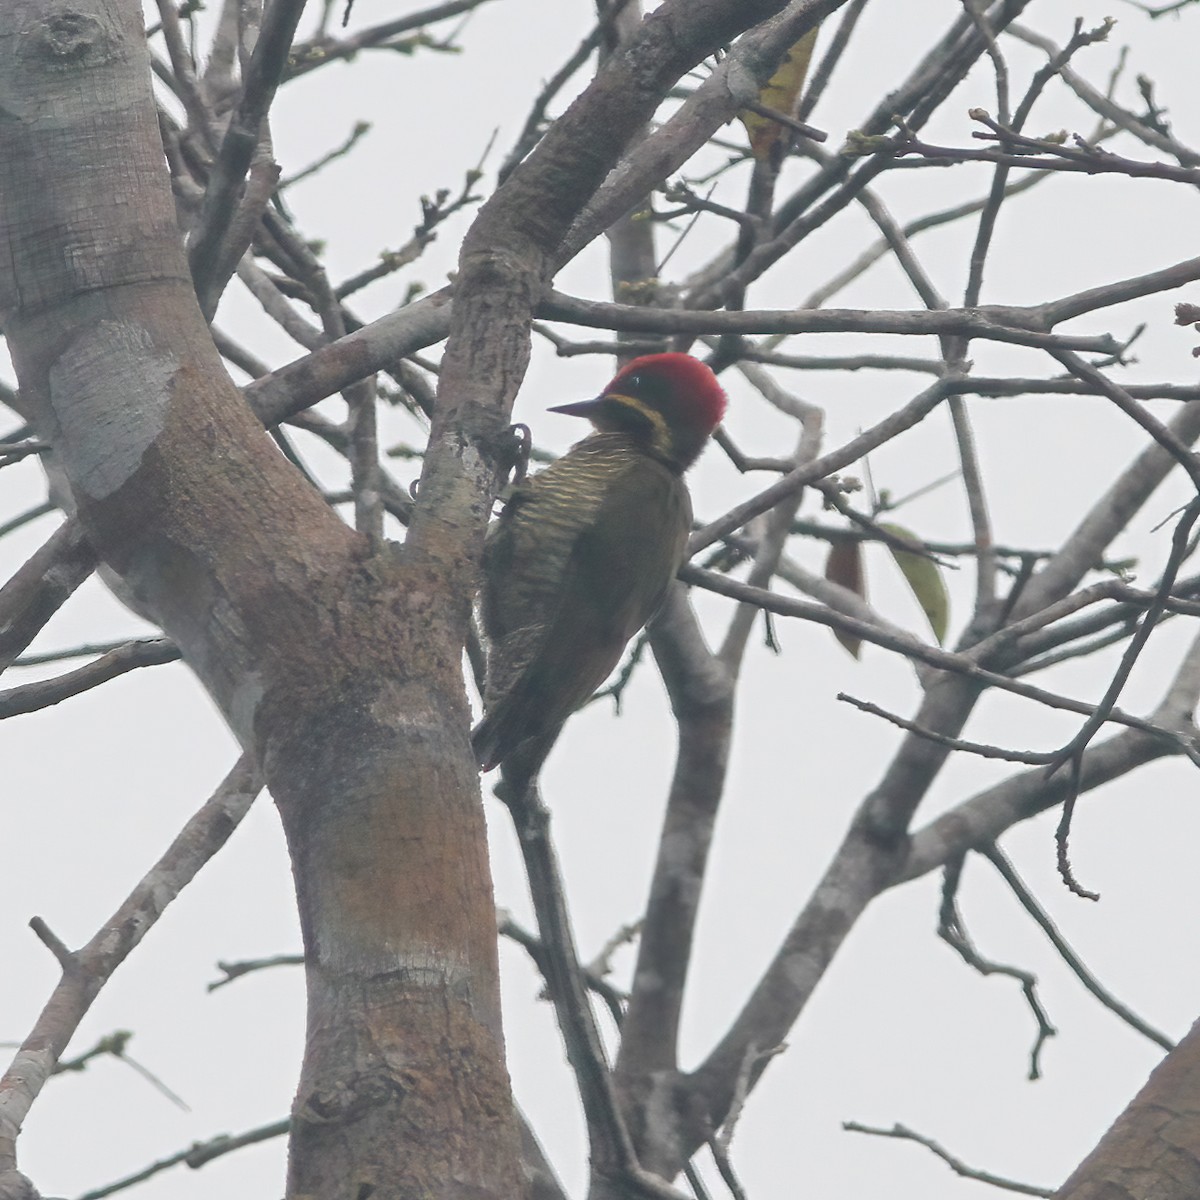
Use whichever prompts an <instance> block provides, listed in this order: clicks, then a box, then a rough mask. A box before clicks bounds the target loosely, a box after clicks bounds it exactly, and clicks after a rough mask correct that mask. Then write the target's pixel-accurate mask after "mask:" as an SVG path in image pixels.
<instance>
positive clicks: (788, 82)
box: [738, 29, 817, 158]
mask: <svg viewBox="0 0 1200 1200" xmlns="http://www.w3.org/2000/svg"><path fill="white" fill-rule="evenodd" d="M816 41H817V31H816V29H810V30H809V31H808V33H806V34H805V35H804V36H803V37H802V38H801V39H800V40H799V41H798V42H797V43H796V44H795V45H794V46H792V47H791V48H790V49H789V50H788V52H787V54H785V55H784V56H783V62H781V63H780V64H779V69H778V70H777V71H776V72H775V74H774V75H772V76H771V78H770V79H769V80H768V81H767V86H766V87H764V88H763V90H762V91H761V92H759V93H758V102H759V104H761V105H763V106H764V107H766V108H773V109H774V110H775V111H776V112H781V113H787V114H788V116H791V114H792V110H793V109H794V108H795V106H796V100H797V98H798V97H799V95H800V89H801V88H802V87H803V86H804V79H805V76H806V75H807V74H808V64H809V62H810V61H811V59H812V52H813V46H814V45H815V44H816ZM738 119H739V120H740V121H741V122H742V124H743V125H745V127H746V133H747V134H748V135H749V137H750V151H751V153H752V154H753V155H754V157H755V158H767V157H769V155H770V153H771V151H772V149H774V146H775V143H776V142H778V141H779V139H780V137H781V136H782V135H783V126H782V125H780V124H779V122H778V121H772V120H771V118H770V117H764V116H761V115H760V114H759V113H756V112H750V110H749V109H746V110H743V111H742V112H740V113H738Z"/></svg>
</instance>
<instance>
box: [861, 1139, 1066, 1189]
mask: <svg viewBox="0 0 1200 1200" xmlns="http://www.w3.org/2000/svg"><path fill="white" fill-rule="evenodd" d="M842 1128H843V1129H844V1130H846V1132H847V1133H869V1134H872V1135H873V1136H874V1137H887V1138H901V1139H903V1140H904V1141H906V1142H916V1143H917V1144H918V1145H920V1146H924V1147H925V1149H926V1150H931V1151H932V1152H933V1153H934V1154H936V1155H937V1156H938V1158H940V1159H941V1160H942V1162H944V1163H945V1164H946V1166H948V1167H949V1168H950V1169H951V1170H952V1171H953V1172H954V1173H955V1174H956V1175H961V1176H962V1177H963V1178H964V1179H975V1180H978V1181H979V1182H980V1183H989V1184H991V1185H992V1187H998V1188H1003V1189H1004V1190H1005V1191H1009V1192H1016V1193H1018V1195H1021V1196H1053V1195H1054V1189H1053V1188H1040V1187H1035V1186H1034V1185H1033V1184H1031V1183H1020V1182H1018V1181H1017V1180H1015V1179H1006V1178H1005V1177H1004V1176H1003V1175H994V1174H992V1172H991V1171H981V1170H979V1169H978V1168H977V1167H968V1166H967V1164H966V1163H964V1162H963V1160H962V1159H961V1158H957V1157H956V1156H955V1155H953V1154H951V1153H950V1151H949V1150H946V1149H945V1148H944V1147H942V1146H940V1145H939V1144H938V1143H937V1142H935V1141H934V1140H933V1139H932V1138H927V1137H925V1136H924V1135H923V1134H920V1133H915V1132H914V1131H913V1130H911V1129H909V1128H908V1127H907V1126H905V1125H893V1126H892V1127H891V1129H880V1128H879V1127H877V1126H875V1125H862V1124H860V1123H859V1122H858V1121H843V1122H842Z"/></svg>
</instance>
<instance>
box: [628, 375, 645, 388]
mask: <svg viewBox="0 0 1200 1200" xmlns="http://www.w3.org/2000/svg"><path fill="white" fill-rule="evenodd" d="M626 382H628V384H629V386H630V387H633V388H636V387H641V386H642V377H641V376H640V375H630V377H629V379H628V380H627V381H626Z"/></svg>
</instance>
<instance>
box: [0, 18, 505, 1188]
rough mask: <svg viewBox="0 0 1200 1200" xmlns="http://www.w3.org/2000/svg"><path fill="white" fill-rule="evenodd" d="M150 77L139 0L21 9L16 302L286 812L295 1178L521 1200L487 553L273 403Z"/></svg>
mask: <svg viewBox="0 0 1200 1200" xmlns="http://www.w3.org/2000/svg"><path fill="white" fill-rule="evenodd" d="M149 80H150V70H149V62H148V56H147V51H146V43H145V36H144V32H143V28H142V21H141V7H140V5H138V4H135V3H133V2H132V0H70V3H69V4H62V3H57V4H52V3H50V2H48V0H28V2H26V3H20V4H18V3H8V4H4V5H2V6H0V111H3V114H4V119H3V120H2V121H0V231H2V238H0V240H2V241H3V243H4V244H5V245H6V246H7V247H8V256H7V258H6V260H5V263H4V266H3V268H0V319H2V320H3V324H4V328H5V333H6V334H7V336H8V341H9V345H10V347H11V349H12V353H13V356H14V361H15V363H16V367H17V372H18V376H19V379H20V385H21V389H22V395H23V398H24V399H26V400H27V401H28V402H29V403H30V404H31V405H32V407H33V410H34V411H35V413H36V414H37V421H38V425H39V431H40V433H41V434H42V436H44V437H46V438H47V439H48V440H49V441H51V442H52V443H53V446H54V452H55V454H56V455H57V456H58V458H59V461H60V462H61V465H62V467H63V469H64V471H65V473H66V476H67V478H68V479H69V481H70V487H71V491H72V496H73V500H74V503H75V506H76V508H77V511H78V514H79V518H80V520H81V521H82V523H83V526H84V528H85V530H86V532H87V535H88V538H89V540H90V542H91V544H92V546H93V547H94V548H95V549H96V551H97V553H98V554H99V556H100V557H101V559H102V560H103V561H104V562H105V563H107V564H108V566H109V567H111V568H112V569H113V570H114V571H115V572H116V573H117V574H118V575H119V576H120V577H121V579H122V580H123V582H124V583H125V585H127V587H128V588H129V590H130V593H131V594H132V595H133V596H134V597H135V598H136V601H137V603H138V605H139V607H140V608H141V609H143V610H144V611H147V612H149V613H152V614H153V615H154V617H155V619H156V620H157V621H158V622H159V623H160V624H161V625H162V627H163V629H164V630H165V631H166V632H167V633H168V634H169V635H170V636H171V637H173V638H174V639H175V640H176V641H177V642H178V644H179V646H180V647H181V649H182V651H183V653H184V656H185V658H186V660H187V662H188V663H189V665H190V666H191V667H192V669H193V670H194V671H195V672H196V674H197V675H198V677H199V678H200V680H201V681H202V682H203V684H204V686H205V687H206V688H207V690H208V691H209V693H210V694H211V695H212V697H213V699H214V701H215V702H216V703H217V705H218V706H219V707H220V709H221V711H222V713H223V714H224V715H225V717H226V719H227V720H228V721H229V723H230V725H231V726H232V727H233V729H234V731H235V732H236V734H237V736H238V738H239V740H240V741H241V742H242V744H243V745H244V746H245V747H246V748H247V749H248V750H250V751H251V752H252V753H254V754H255V755H256V757H257V758H258V760H259V762H260V763H261V765H262V767H263V770H264V772H265V776H266V778H267V781H268V784H269V786H270V788H271V791H272V794H273V796H274V798H275V801H276V803H277V804H278V806H279V809H280V812H281V814H282V817H283V823H284V827H285V829H286V832H287V838H288V844H289V847H290V850H291V853H292V863H293V870H294V874H295V878H296V891H297V896H298V899H299V905H300V915H301V924H302V928H303V931H304V941H305V953H306V956H307V960H308V985H309V991H308V1040H307V1045H306V1049H305V1058H304V1066H303V1071H302V1076H301V1084H300V1090H299V1094H298V1096H297V1099H296V1104H295V1109H294V1118H295V1119H294V1122H293V1133H292V1145H291V1169H290V1182H289V1189H288V1194H289V1195H291V1196H300V1195H304V1196H313V1197H321V1198H322V1200H324V1198H326V1197H328V1198H330V1200H332V1198H333V1197H339V1198H340V1197H359V1196H366V1195H368V1194H369V1195H371V1196H372V1197H374V1198H375V1200H390V1198H396V1200H399V1198H400V1197H404V1198H405V1200H411V1198H412V1197H417V1196H422V1197H425V1196H429V1197H446V1198H452V1197H472V1198H475V1200H478V1198H482V1197H496V1198H497V1200H500V1198H503V1200H512V1197H516V1196H519V1195H521V1194H522V1193H523V1191H524V1186H525V1185H524V1182H523V1179H522V1177H521V1174H520V1165H519V1157H518V1140H517V1132H516V1126H515V1122H514V1115H513V1108H512V1102H511V1096H510V1091H509V1085H508V1078H507V1074H506V1068H505V1065H504V1047H503V1037H502V1033H501V1028H500V1014H499V991H498V969H497V956H496V939H495V923H494V912H493V903H492V894H491V880H490V876H489V870H488V862H487V856H486V842H485V838H484V824H483V814H482V808H481V803H480V797H479V787H478V780H477V776H476V772H475V769H474V763H473V760H472V758H471V754H470V748H469V744H468V739H467V729H468V723H469V713H468V706H467V701H466V695H465V691H464V687H463V681H462V672H461V666H460V655H461V646H462V644H463V634H464V630H465V625H466V621H467V617H468V608H469V604H468V599H469V594H470V587H469V570H470V562H469V561H467V559H466V558H465V557H464V556H461V555H460V556H450V557H451V558H452V561H451V562H449V563H446V562H443V561H442V557H441V556H439V555H438V553H437V550H436V546H425V548H424V549H423V550H422V549H416V548H414V549H411V550H405V551H404V552H397V551H396V550H395V549H394V548H385V549H384V550H383V551H381V552H377V551H373V550H372V549H370V548H369V547H368V545H367V543H366V542H365V541H364V540H363V539H362V538H360V537H359V536H358V535H356V534H355V533H353V532H352V531H351V530H349V529H347V528H346V527H345V525H344V524H343V523H342V522H341V521H340V520H339V519H338V518H337V517H336V516H335V515H334V514H333V513H332V512H331V511H330V509H329V508H328V507H327V506H326V504H325V503H324V501H323V500H322V499H321V497H320V496H319V495H317V494H316V492H315V491H314V490H313V489H312V488H311V487H310V486H309V485H308V484H307V483H306V482H305V480H304V479H303V478H302V477H301V476H300V474H299V473H298V472H296V471H295V470H294V468H293V467H292V466H291V465H290V464H289V463H287V461H286V460H285V459H284V458H283V457H282V456H281V455H280V454H279V453H278V451H277V450H276V449H275V447H274V445H273V444H272V443H271V441H270V440H269V439H268V437H267V436H266V434H265V433H264V431H263V430H262V428H261V426H260V425H259V424H258V422H257V421H256V420H255V418H254V417H253V415H252V414H251V412H250V410H249V409H248V408H247V406H246V404H245V403H244V401H243V400H242V398H241V396H240V395H239V393H238V391H237V389H236V388H235V387H234V386H233V384H232V382H231V381H230V379H229V377H228V375H227V374H226V373H225V370H224V368H223V365H222V363H221V360H220V357H219V356H218V354H217V352H216V350H215V348H214V346H213V343H212V339H211V337H210V335H209V332H208V329H207V327H206V325H205V322H204V320H203V317H202V315H201V312H200V309H199V307H198V305H197V303H196V298H195V294H194V290H193V287H192V282H191V278H190V275H189V273H188V269H187V264H186V260H185V257H184V254H183V249H182V239H181V235H180V231H179V228H178V226H177V224H176V214H175V208H174V204H173V201H172V197H171V192H170V188H169V186H168V181H167V173H166V169H165V163H164V160H163V151H162V146H161V143H160V139H159V133H158V125H157V120H156V114H155V108H154V103H153V99H152V97H151V94H150V89H149ZM446 519H452V516H450V517H447V518H446ZM461 519H462V520H463V521H470V520H475V521H476V522H477V524H478V525H479V527H480V529H479V532H480V536H481V535H482V525H483V518H482V514H479V513H471V512H467V513H465V514H464V515H463V516H462V518H461ZM464 580H466V584H465V585H464Z"/></svg>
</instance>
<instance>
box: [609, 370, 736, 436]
mask: <svg viewBox="0 0 1200 1200" xmlns="http://www.w3.org/2000/svg"><path fill="white" fill-rule="evenodd" d="M647 377H649V378H651V379H654V380H656V381H659V382H660V384H663V383H665V384H666V386H667V388H669V389H670V391H671V393H672V394H673V395H674V396H676V397H679V398H681V399H683V398H686V401H687V405H688V410H689V411H688V416H689V418H690V419H694V420H695V422H696V424H697V425H698V426H703V428H704V433H705V436H707V435H708V434H709V433H711V432H712V431H713V430H714V429H716V427H717V426H718V425H719V424H720V423H721V418H722V417H723V416H724V415H725V406H726V403H727V401H726V397H725V392H724V390H723V389H722V387H721V385H720V384H719V383H718V382H717V377H716V376H715V375H714V374H713V373H712V370H711V369H710V368H709V367H708V366H706V365H705V364H704V363H702V362H701V361H700V360H699V359H698V358H693V357H692V356H691V355H690V354H679V353H674V352H673V353H670V354H644V355H642V357H641V358H635V359H634V360H633V361H632V362H630V363H627V364H626V365H625V366H624V367H622V368H621V370H620V371H618V372H617V374H616V375H615V376H613V380H612V382H611V383H610V384H609V385H608V387H606V388H605V389H604V391H605V393H613V392H622V391H624V390H626V389H628V390H631V391H634V392H635V393H637V392H640V391H641V390H642V387H644V383H643V381H644V380H645V379H646V378H647ZM639 385H641V386H639Z"/></svg>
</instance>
